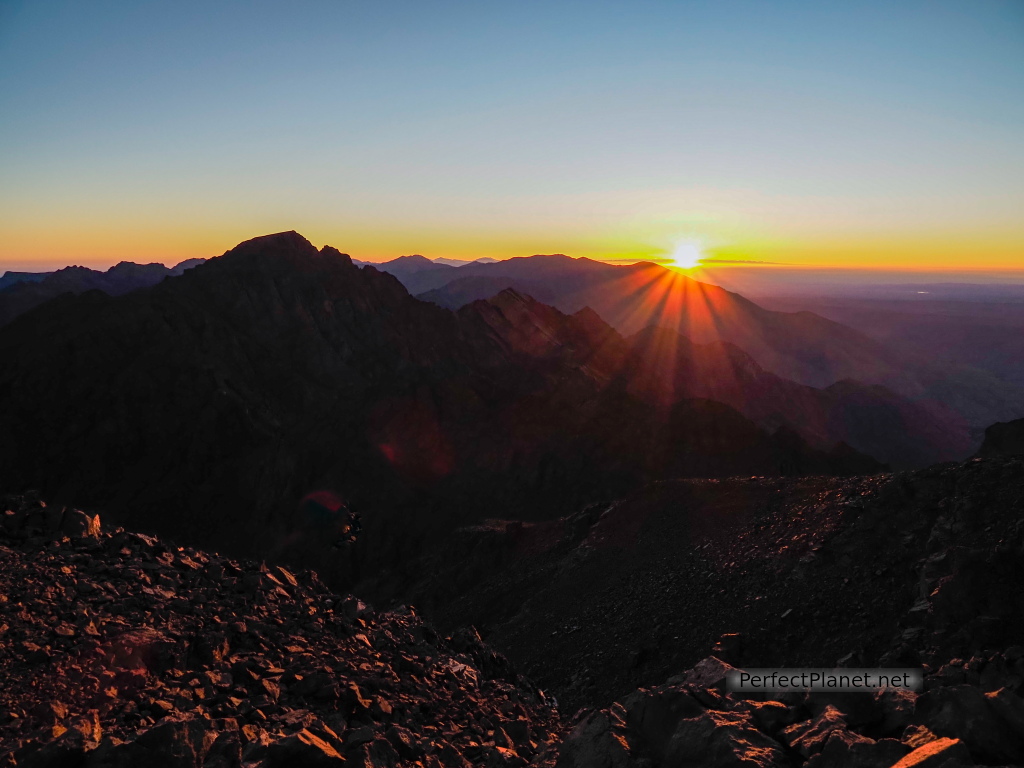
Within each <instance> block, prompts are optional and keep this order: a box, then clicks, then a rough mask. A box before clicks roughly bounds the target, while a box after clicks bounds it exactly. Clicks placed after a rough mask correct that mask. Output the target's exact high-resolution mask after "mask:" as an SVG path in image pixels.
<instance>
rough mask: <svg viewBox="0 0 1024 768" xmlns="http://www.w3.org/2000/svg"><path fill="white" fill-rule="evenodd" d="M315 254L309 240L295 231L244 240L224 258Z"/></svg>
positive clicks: (315, 250)
mask: <svg viewBox="0 0 1024 768" xmlns="http://www.w3.org/2000/svg"><path fill="white" fill-rule="evenodd" d="M317 253H319V252H318V251H317V249H316V247H315V246H314V245H313V244H312V243H311V242H309V240H307V239H306V238H304V237H303V236H302V235H300V234H299V233H298V232H296V231H295V230H290V231H288V232H276V233H274V234H272V235H261V236H260V237H254V238H252V239H251V240H245V241H244V242H241V243H239V244H238V245H236V246H235V247H234V248H232V249H231V250H230V251H228V252H227V253H225V254H224V256H228V257H233V258H237V257H248V256H264V255H267V254H280V255H285V254H290V255H291V254H293V255H304V256H306V255H308V256H316V255H317ZM222 258H223V257H222Z"/></svg>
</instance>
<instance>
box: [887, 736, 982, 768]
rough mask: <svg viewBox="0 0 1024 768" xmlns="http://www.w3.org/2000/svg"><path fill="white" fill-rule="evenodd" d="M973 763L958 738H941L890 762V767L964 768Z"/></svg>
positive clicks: (968, 752) (969, 754)
mask: <svg viewBox="0 0 1024 768" xmlns="http://www.w3.org/2000/svg"><path fill="white" fill-rule="evenodd" d="M971 765H974V761H972V760H971V753H970V751H969V750H968V749H967V747H966V746H965V745H964V743H963V742H962V741H960V740H959V739H949V738H941V739H936V740H935V741H930V742H928V743H927V744H925V745H924V746H922V747H918V748H917V749H915V750H914V751H913V752H911V753H910V754H909V755H907V756H905V757H903V758H901V759H900V760H898V761H897V762H895V763H893V764H892V768H964V767H965V766H971Z"/></svg>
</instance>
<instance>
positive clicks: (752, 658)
mask: <svg viewBox="0 0 1024 768" xmlns="http://www.w3.org/2000/svg"><path fill="white" fill-rule="evenodd" d="M456 553H458V556H457V557H456ZM431 565H432V568H424V569H423V570H424V571H427V572H429V573H431V576H430V577H429V578H427V579H425V580H424V581H423V582H422V583H421V585H420V593H419V594H417V595H415V596H413V597H412V598H410V599H412V600H413V602H414V603H415V604H416V605H418V606H420V607H421V608H422V609H423V610H424V612H425V613H426V614H427V615H429V616H431V617H432V618H433V619H434V620H436V621H438V623H439V625H440V626H441V627H442V628H443V627H454V626H459V625H463V624H473V625H474V626H476V627H478V629H479V631H480V633H481V635H482V636H483V637H484V639H485V640H486V641H487V642H488V643H491V644H492V645H494V646H495V647H497V648H499V649H500V650H501V651H502V653H505V654H507V655H508V657H509V658H510V659H511V660H512V661H513V663H515V664H516V666H517V668H519V669H520V670H521V671H522V672H523V673H524V674H526V675H528V676H529V677H530V679H532V680H533V681H534V682H536V683H537V684H538V685H540V686H542V687H544V688H545V689H551V690H554V691H556V692H557V695H558V697H559V701H560V702H561V703H562V707H563V709H564V710H565V712H566V713H568V714H571V713H573V712H575V710H576V709H577V708H579V707H581V706H588V707H594V706H604V705H606V704H607V702H609V701H612V700H615V699H618V698H621V697H623V696H625V695H627V694H628V693H629V692H630V691H632V690H633V689H635V688H637V687H638V686H650V685H656V684H658V683H660V682H662V681H664V680H665V679H666V678H667V677H669V676H671V675H673V674H677V673H678V671H679V670H682V669H687V668H689V667H692V666H693V665H694V664H695V663H697V662H698V661H699V660H700V659H702V658H703V657H704V656H706V655H707V654H708V652H709V651H710V649H711V648H712V646H713V645H714V644H715V642H716V641H717V640H718V639H719V637H720V636H721V635H722V634H726V633H728V634H738V635H740V637H741V642H742V645H743V653H742V655H741V656H740V659H741V660H742V663H744V664H746V665H749V666H776V665H779V666H814V667H830V666H832V665H834V664H837V663H839V664H843V665H847V666H874V665H883V666H886V665H890V666H891V665H895V666H900V665H908V666H913V665H918V664H922V663H923V664H927V665H929V667H930V668H932V669H938V668H939V667H941V666H942V665H944V664H946V663H948V662H949V661H950V659H956V658H960V659H964V660H967V659H970V658H972V657H973V656H976V655H984V654H985V653H990V652H993V651H1001V650H1003V649H1005V648H1006V647H1009V646H1013V645H1015V644H1024V589H1022V587H1024V461H1022V460H1021V459H1020V458H1013V457H997V458H991V459H980V460H972V461H968V462H965V463H961V464H943V465H936V466H934V467H930V468H928V469H924V470H918V471H915V472H903V473H896V474H883V475H876V476H871V477H862V478H795V479H789V480H785V479H778V478H763V477H759V478H734V479H728V480H678V481H666V482H660V483H654V484H651V485H649V486H647V487H646V488H644V489H643V490H641V491H638V492H636V493H634V494H631V495H629V496H627V497H626V498H624V499H622V500H619V501H614V502H609V503H607V504H602V505H597V506H595V507H593V508H591V509H589V510H586V511H584V512H581V513H579V514H577V515H575V516H572V517H569V518H565V519H562V520H558V521H552V522H548V523H536V524H530V523H526V524H521V523H517V522H494V523H491V524H490V525H488V526H476V527H473V528H470V529H464V530H462V531H461V532H460V533H459V535H458V536H457V537H454V538H453V540H452V542H451V545H450V547H449V549H447V550H444V551H442V552H440V553H438V555H437V556H436V557H435V558H434V559H432V560H431ZM368 586H369V585H368ZM359 591H360V594H365V593H366V590H359ZM445 596H447V597H445ZM539 637H543V638H544V642H543V643H540V642H538V641H537V638H539ZM730 660H734V659H730Z"/></svg>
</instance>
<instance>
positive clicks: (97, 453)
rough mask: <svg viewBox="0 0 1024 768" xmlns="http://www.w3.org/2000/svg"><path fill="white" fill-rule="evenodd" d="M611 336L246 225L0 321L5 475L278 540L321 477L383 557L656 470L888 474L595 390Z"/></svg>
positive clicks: (169, 523)
mask: <svg viewBox="0 0 1024 768" xmlns="http://www.w3.org/2000/svg"><path fill="white" fill-rule="evenodd" d="M460 269H461V268H460ZM606 342H608V343H611V344H612V347H609V349H611V348H613V347H614V346H615V345H621V343H622V341H621V337H620V336H618V334H617V333H615V331H613V330H612V329H610V328H609V327H608V326H607V325H606V324H605V323H603V321H601V320H600V318H598V317H597V316H596V315H595V314H594V313H593V312H590V311H583V312H579V313H577V314H575V315H565V314H563V313H561V312H558V311H557V310H554V309H551V308H550V307H545V306H544V305H541V304H538V303H536V302H533V303H527V302H524V301H522V300H521V297H519V296H517V295H516V294H511V293H509V294H503V295H502V296H500V297H498V298H496V299H495V300H494V301H492V302H477V303H475V304H473V305H470V306H468V307H465V308H463V309H462V310H460V311H459V312H458V313H457V314H456V313H452V312H450V311H448V310H445V309H442V308H440V307H437V306H435V305H432V304H430V303H427V302H422V301H418V300H416V299H414V298H412V297H411V296H410V295H409V294H408V293H407V291H406V290H405V289H404V288H403V287H402V285H401V284H400V283H399V282H398V281H397V280H396V279H395V278H394V277H393V276H391V275H388V274H386V273H383V272H380V271H378V270H377V269H375V268H373V267H363V268H357V267H356V266H354V265H353V264H352V262H351V260H350V259H349V258H348V257H347V256H345V255H343V254H341V253H339V252H338V251H336V250H335V249H333V248H329V247H325V248H324V249H322V250H320V251H318V250H317V249H316V248H314V247H313V246H312V245H311V244H310V243H309V242H308V241H306V240H305V239H304V238H302V237H301V236H299V235H297V234H295V233H284V234H280V235H274V236H268V237H263V238H257V239H255V240H251V241H248V242H246V243H243V244H241V245H240V246H238V247H237V248H235V249H233V250H232V251H230V252H228V253H226V254H225V255H224V256H221V257H219V258H216V259H211V260H210V261H208V262H207V263H205V264H203V265H201V266H199V267H196V268H194V269H190V270H188V271H186V272H185V273H184V274H183V275H181V276H179V277H173V278H170V279H166V280H163V281H162V282H160V283H159V284H157V285H154V286H152V287H150V288H145V289H141V290H136V291H132V292H130V293H127V294H125V295H122V296H117V297H112V296H109V295H105V294H103V293H100V292H98V291H91V292H87V293H85V294H82V295H78V296H74V295H63V296H61V297H59V298H58V299H56V300H53V301H50V302H48V303H46V304H45V305H43V306H39V307H37V308H35V309H34V310H32V311H30V312H28V313H26V314H24V315H22V316H21V317H19V318H17V319H16V320H15V321H14V322H12V323H9V324H8V325H6V326H5V327H3V328H0V358H2V359H3V360H4V361H5V365H4V366H3V367H2V368H0V402H2V403H3V408H2V409H0V483H5V484H6V486H7V487H9V488H12V489H18V488H26V487H31V488H38V489H40V490H43V491H45V492H47V493H48V494H50V495H51V497H58V498H59V497H62V496H65V495H66V496H71V497H74V498H77V499H80V500H81V503H86V504H96V505H101V506H102V507H103V508H104V509H105V510H107V511H109V512H111V513H113V514H114V516H115V518H116V517H117V516H118V515H127V514H128V512H127V511H126V510H129V509H130V510H132V514H133V517H132V519H131V521H130V522H132V524H134V525H137V526H139V527H144V528H148V529H151V530H158V531H164V532H169V533H171V534H173V535H174V536H177V537H183V538H186V539H191V540H201V541H205V542H208V543H211V544H212V545H215V546H217V547H222V548H225V549H229V550H245V551H250V552H267V551H275V552H278V554H280V551H281V549H282V548H283V549H284V550H287V549H288V547H290V546H293V544H292V543H290V540H289V538H288V532H289V531H290V530H292V529H293V528H294V522H295V516H296V515H297V514H299V509H300V505H299V502H300V500H301V499H302V498H303V497H305V496H306V495H308V494H309V493H311V492H314V491H331V492H335V493H339V494H341V495H343V496H344V497H345V498H347V499H350V500H354V501H355V502H356V503H357V504H361V505H362V506H364V507H365V508H369V509H371V510H373V511H374V514H373V515H369V516H368V529H369V528H372V526H374V525H377V526H384V525H386V526H390V527H389V528H388V531H389V534H388V536H387V537H385V539H386V541H385V542H384V543H382V544H381V547H382V549H381V550H380V551H374V552H372V553H370V554H368V555H367V557H373V558H386V557H394V556H395V553H396V552H400V551H401V548H402V547H414V548H419V547H421V546H423V540H424V538H425V537H427V538H429V537H430V536H432V535H434V536H436V535H441V534H440V532H443V531H444V530H446V529H447V527H446V526H448V525H449V524H450V523H451V522H452V521H463V522H464V521H466V520H467V519H473V518H474V517H476V518H479V517H483V516H488V515H492V514H498V513H502V512H510V511H515V512H516V513H517V514H518V515H519V516H535V517H536V516H544V515H549V514H552V513H554V512H557V511H559V510H563V509H566V508H572V507H574V506H576V505H578V504H580V503H582V502H586V501H588V500H592V499H594V498H601V497H604V496H606V495H608V494H618V493H621V492H623V491H624V490H626V489H629V488H631V487H634V486H635V485H636V484H637V483H639V482H643V481H644V480H646V479H650V478H659V477H676V476H722V475H735V474H743V475H777V474H804V473H816V474H836V473H839V474H842V473H850V472H863V471H874V470H877V469H878V468H879V465H878V463H877V462H875V461H874V460H873V459H870V458H868V457H866V456H864V455H862V454H858V453H856V452H855V451H853V450H852V449H850V448H846V447H839V448H837V449H836V450H834V451H823V450H818V449H815V448H812V447H811V446H809V445H808V444H807V443H806V442H805V441H804V440H803V439H802V438H801V437H800V436H799V435H798V434H797V433H796V432H794V431H792V430H788V429H779V430H776V431H775V432H769V431H767V430H765V429H763V428H761V427H759V426H757V425H756V424H755V423H753V422H752V421H751V420H750V419H748V418H747V417H745V416H743V415H742V414H740V413H739V412H738V411H737V410H735V409H734V408H732V407H730V406H728V405H724V404H721V403H717V402H713V401H710V400H705V399H681V400H679V401H677V402H675V403H673V404H672V405H671V406H669V407H667V408H664V407H660V406H655V405H654V404H652V403H650V402H647V401H645V400H644V399H642V398H640V397H637V396H636V395H633V394H631V393H630V392H629V391H628V390H627V389H626V388H624V387H619V386H609V385H608V384H609V382H608V379H607V376H606V373H605V368H604V367H603V366H604V365H605V363H604V362H603V361H604V359H605V358H604V349H605V343H606ZM187 510H191V511H187ZM446 521H448V522H446ZM126 522H127V521H126ZM295 546H298V545H295ZM385 549H387V551H385ZM330 565H331V564H330V563H327V564H325V567H328V568H329V567H330Z"/></svg>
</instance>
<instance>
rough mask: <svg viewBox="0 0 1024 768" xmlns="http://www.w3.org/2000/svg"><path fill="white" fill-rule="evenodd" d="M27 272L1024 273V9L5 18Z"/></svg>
mask: <svg viewBox="0 0 1024 768" xmlns="http://www.w3.org/2000/svg"><path fill="white" fill-rule="evenodd" d="M0 211H2V213H0V270H3V269H31V268H38V269H43V268H52V267H53V266H60V265H64V264H68V263H79V264H87V265H89V266H109V265H110V264H112V263H114V262H116V261H118V260H121V259H131V260H136V261H166V262H172V261H177V260H180V259H183V258H187V257H191V256H212V255H216V254H218V253H221V252H223V251H224V250H226V249H227V248H230V247H231V246H233V245H234V244H235V243H237V242H239V241H240V240H243V239H247V238H249V237H252V236H255V235H258V234H263V233H267V232H273V231H279V230H285V229H296V230H298V231H300V232H302V233H303V234H305V235H306V236H307V237H309V238H310V239H311V240H313V241H314V242H315V243H316V244H318V245H320V244H324V243H330V244H332V245H335V246H337V247H338V248H340V249H341V250H343V251H346V252H348V253H351V254H352V255H353V256H355V257H357V258H362V259H367V260H382V259H387V258H393V257H395V256H399V255H402V254H408V253H422V254H424V255H427V256H431V257H437V256H450V257H456V258H475V257H479V256H494V257H499V258H502V257H507V256H518V255H528V254H532V253H553V252H562V253H567V254H570V255H574V256H590V257H592V258H608V259H611V258H629V257H638V256H657V255H664V254H665V253H667V252H671V250H672V248H673V246H674V244H675V243H677V242H680V241H690V242H697V243H700V244H701V245H702V246H703V247H704V248H705V250H706V251H707V252H709V253H710V254H711V255H713V256H716V257H718V258H724V259H746V260H766V261H781V262H785V263H787V264H796V265H809V266H810V265H813V266H826V267H828V266H835V267H873V268H878V267H892V268H929V269H953V270H972V269H999V270H1007V269H1018V268H1024V2H1021V1H1020V0H960V1H957V2H950V1H945V0H926V1H922V2H915V1H914V0H900V2H893V1H892V0H885V1H884V2H866V1H864V0H856V1H855V0H849V1H848V2H830V1H829V0H814V1H813V2H812V1H810V0H808V1H807V2H786V1H785V0H756V1H755V0H750V1H742V0H716V1H714V2H711V1H709V2H682V1H681V0H675V1H674V2H644V1H643V0H639V1H637V0H631V1H630V2H616V3H604V2H593V1H590V2H578V3H577V2H558V1H557V0H547V1H546V2H533V1H531V0H520V1H518V2H489V1H486V0H477V2H465V3H461V2H443V1H440V2H429V3H424V2H386V1H380V0H377V1H375V2H372V3H371V2H358V3H356V2H342V1H341V0H334V1H331V2H328V1H326V0H325V1H324V2H305V1H302V0H296V1H293V2H287V3H282V2H253V1H252V0H247V1H246V2H209V1H206V2H189V1H187V0H179V1H178V2H145V1H140V0H132V1H130V2H129V1H124V2H113V1H111V2H104V1H103V0H90V2H81V0H74V1H72V0H67V1H65V2H50V1H49V0H31V2H17V1H12V0H0Z"/></svg>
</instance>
